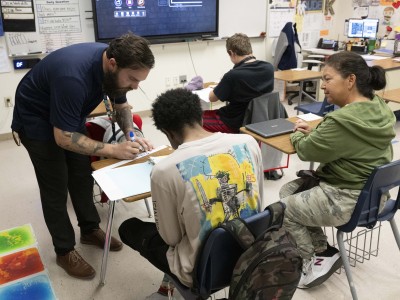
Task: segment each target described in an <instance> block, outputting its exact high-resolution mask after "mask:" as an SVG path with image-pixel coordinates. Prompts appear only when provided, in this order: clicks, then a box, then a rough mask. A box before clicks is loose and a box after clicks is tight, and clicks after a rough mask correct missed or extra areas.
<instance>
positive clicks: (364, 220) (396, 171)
mask: <svg viewBox="0 0 400 300" xmlns="http://www.w3.org/2000/svg"><path fill="white" fill-rule="evenodd" d="M399 186H400V160H397V161H394V162H391V163H388V164H386V165H383V166H380V167H377V168H375V169H374V171H373V172H372V173H371V175H370V176H369V178H368V180H367V182H366V184H365V186H364V188H363V189H362V191H361V193H360V196H359V197H358V200H357V204H356V206H355V208H354V211H353V214H352V216H351V218H350V220H349V222H347V223H346V224H344V225H341V226H338V227H336V228H337V242H338V246H339V251H340V255H341V257H342V261H343V266H344V269H345V271H346V276H347V280H348V282H349V286H350V291H351V295H352V297H353V299H358V298H357V292H356V288H355V285H354V281H353V278H352V275H351V272H350V261H349V259H348V257H347V254H346V249H345V245H344V241H343V233H344V232H352V231H353V230H354V229H355V228H356V227H366V228H368V229H372V228H374V227H375V225H376V223H377V222H381V221H389V222H390V226H391V227H392V231H393V235H394V237H395V239H396V243H397V246H398V247H399V250H400V235H399V231H398V228H397V225H396V222H395V220H394V215H395V214H396V212H397V210H398V209H399V208H400V191H398V192H397V198H396V200H393V199H389V200H387V202H386V203H385V205H384V208H383V209H382V210H381V211H380V212H379V208H380V204H381V196H382V195H383V194H385V193H387V192H389V191H390V190H392V189H393V188H398V187H399ZM349 251H350V250H349Z"/></svg>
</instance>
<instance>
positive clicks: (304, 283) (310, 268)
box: [297, 245, 342, 289]
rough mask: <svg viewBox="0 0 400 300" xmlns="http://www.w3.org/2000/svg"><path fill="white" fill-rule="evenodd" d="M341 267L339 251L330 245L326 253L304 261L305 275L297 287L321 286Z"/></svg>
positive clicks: (302, 275)
mask: <svg viewBox="0 0 400 300" xmlns="http://www.w3.org/2000/svg"><path fill="white" fill-rule="evenodd" d="M341 266H342V259H341V257H340V253H339V250H338V249H336V248H334V247H332V246H330V245H328V249H327V250H325V251H324V252H322V253H318V254H315V255H314V256H313V257H312V258H311V259H310V260H304V261H303V273H302V274H301V278H300V282H299V284H298V286H297V287H298V288H300V289H308V288H311V287H314V286H317V285H320V284H322V283H323V282H324V281H325V280H327V279H328V278H329V277H330V276H331V275H332V274H333V273H334V272H335V271H336V270H337V269H339V268H340V267H341Z"/></svg>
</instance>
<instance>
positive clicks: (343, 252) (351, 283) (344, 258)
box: [336, 230, 358, 300]
mask: <svg viewBox="0 0 400 300" xmlns="http://www.w3.org/2000/svg"><path fill="white" fill-rule="evenodd" d="M336 237H337V242H338V246H339V251H340V257H341V258H342V262H343V266H344V269H345V271H346V277H347V281H348V282H349V287H350V291H351V296H352V297H353V300H357V299H358V298H357V292H356V287H355V286H354V281H353V277H352V276H351V271H350V268H351V267H350V262H349V258H348V257H347V253H346V248H345V247H344V242H343V232H342V231H340V230H338V231H337V234H336Z"/></svg>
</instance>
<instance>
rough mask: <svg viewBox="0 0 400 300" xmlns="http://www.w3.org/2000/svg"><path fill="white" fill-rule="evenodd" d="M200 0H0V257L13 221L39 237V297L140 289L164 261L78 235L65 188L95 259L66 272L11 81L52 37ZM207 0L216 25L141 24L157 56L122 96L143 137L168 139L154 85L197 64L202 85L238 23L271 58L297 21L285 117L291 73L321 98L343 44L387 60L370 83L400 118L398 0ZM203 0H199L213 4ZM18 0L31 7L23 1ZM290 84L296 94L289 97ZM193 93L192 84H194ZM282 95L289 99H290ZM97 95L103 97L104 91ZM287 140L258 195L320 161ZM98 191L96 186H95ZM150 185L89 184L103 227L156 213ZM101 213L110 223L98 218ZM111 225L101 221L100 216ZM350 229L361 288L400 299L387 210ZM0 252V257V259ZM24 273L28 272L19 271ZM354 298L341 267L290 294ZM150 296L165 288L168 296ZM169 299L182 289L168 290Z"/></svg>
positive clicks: (264, 57) (102, 34) (80, 36)
mask: <svg viewBox="0 0 400 300" xmlns="http://www.w3.org/2000/svg"><path fill="white" fill-rule="evenodd" d="M207 1H208V0H207ZM207 1H203V0H198V1H197V0H196V1H185V0H182V1H174V0H158V1H156V2H158V3H157V4H156V3H150V2H151V1H144V0H137V1H129V0H126V1H117V0H116V1H105V0H91V1H89V0H85V1H79V0H65V1H45V0H28V1H3V0H1V1H0V8H1V19H0V178H1V180H0V188H1V190H2V193H1V194H0V203H1V207H2V209H1V210H0V260H1V259H2V256H3V255H4V253H6V252H5V251H3V250H1V247H2V244H1V243H2V238H3V237H4V234H6V233H5V232H6V231H8V230H12V229H13V228H18V227H21V226H22V227H21V228H22V229H21V230H24V231H25V230H26V232H29V235H31V236H32V243H33V245H34V247H36V248H37V249H38V253H37V252H35V255H38V256H39V260H41V263H42V269H40V272H41V273H40V274H41V275H42V277H41V279H40V280H44V282H46V284H47V288H48V294H49V295H48V298H46V299H60V300H64V299H78V300H81V299H82V300H89V299H96V300H103V299H112V298H115V299H124V300H125V299H126V300H128V299H147V298H146V297H147V296H149V295H151V294H152V293H154V292H156V291H157V289H158V288H159V285H160V282H161V281H162V279H163V272H161V271H160V270H158V269H157V268H155V267H154V266H153V265H151V264H150V263H149V262H148V261H147V260H146V259H145V258H144V257H142V256H141V255H140V254H139V253H138V252H136V251H134V250H132V249H131V248H130V247H128V246H127V245H124V246H123V248H122V250H121V251H118V252H113V251H111V252H109V253H108V251H105V250H103V249H99V248H94V247H91V246H88V245H84V244H82V243H80V242H79V226H78V222H77V220H76V215H75V211H74V207H73V205H72V203H71V201H70V199H68V203H67V209H68V214H69V217H70V219H71V223H72V226H73V229H74V231H75V238H76V245H75V249H77V250H78V251H79V253H81V254H82V256H83V257H85V259H87V261H88V262H89V263H90V265H91V266H92V267H93V268H94V269H95V271H96V276H95V277H94V278H93V279H91V280H80V279H76V278H73V277H71V276H68V274H67V273H66V272H65V271H64V270H63V269H62V268H60V267H59V266H58V265H57V264H56V255H55V253H54V249H53V244H52V238H51V236H50V234H49V230H48V228H47V226H46V223H45V220H44V217H43V212H42V205H41V195H40V191H39V186H38V182H37V179H36V176H35V170H34V168H33V165H32V163H31V160H30V157H29V155H28V152H27V151H26V149H25V147H23V146H22V145H21V146H20V147H18V146H17V145H16V142H14V139H13V134H12V130H11V124H12V121H13V113H14V107H15V93H16V89H17V86H18V84H19V82H20V81H21V80H22V79H23V77H24V76H25V75H26V74H27V73H28V72H29V70H30V69H31V68H32V67H34V65H35V64H37V63H38V62H40V60H42V59H43V58H45V57H46V56H47V55H49V54H50V53H51V52H53V51H55V50H57V49H60V48H63V47H66V46H69V45H72V44H79V43H92V42H104V43H107V42H108V41H109V40H110V39H112V38H114V37H118V36H119V35H122V34H124V33H126V31H124V28H123V26H119V24H121V23H115V24H111V25H110V24H108V23H107V22H111V20H112V19H117V20H118V18H119V19H123V18H127V17H129V14H131V15H130V16H131V17H132V19H135V20H136V19H138V20H140V19H141V18H142V19H145V18H146V13H148V12H149V11H151V9H153V7H155V6H157V5H158V6H162V7H163V6H165V7H167V6H169V8H170V9H171V11H174V12H178V11H180V12H183V14H182V16H183V17H182V18H186V17H187V19H185V20H187V22H186V23H188V24H189V23H192V22H193V23H194V22H199V23H202V21H203V20H201V19H196V16H195V15H190V16H184V14H185V12H188V11H190V10H191V7H192V6H193V7H196V6H201V5H204V6H206V4H205V3H206V2H207ZM106 2H108V3H106ZM210 3H215V7H214V11H213V14H212V18H211V19H208V20H207V21H214V24H213V26H214V28H213V29H212V30H210V31H209V32H208V31H206V32H200V33H199V32H193V33H191V32H190V30H194V29H193V28H203V27H201V26H200V25H199V26H193V27H192V26H191V27H190V29H188V30H189V33H188V32H183V33H179V34H177V33H174V34H168V32H162V33H149V34H148V37H147V38H148V40H149V41H150V46H149V47H150V49H151V51H152V53H153V55H154V61H155V63H154V67H153V68H152V69H151V71H150V72H149V74H148V76H147V78H146V79H145V80H143V81H140V85H139V87H138V88H137V89H134V90H132V91H130V92H129V93H127V95H126V98H127V103H128V104H129V105H130V106H131V108H132V109H131V111H132V113H133V114H135V115H137V116H139V118H140V119H141V121H142V122H143V125H142V127H141V131H142V132H143V134H144V136H145V137H146V138H147V139H149V140H151V142H152V143H153V145H154V146H155V147H156V149H164V148H168V149H171V148H170V146H171V143H170V140H168V138H167V136H166V135H165V134H164V133H163V132H161V131H160V130H158V129H157V128H156V126H155V124H154V121H153V119H152V117H151V109H152V104H153V102H154V100H155V99H156V98H157V97H158V96H159V95H160V94H162V93H164V92H166V91H168V90H170V89H175V88H182V87H185V86H186V85H187V84H188V83H190V82H191V80H192V79H194V78H196V77H198V76H200V77H201V78H202V81H203V82H204V83H209V84H211V86H214V85H217V84H218V82H219V81H220V80H221V79H222V77H223V76H224V74H225V73H226V72H227V71H228V70H230V69H232V67H233V64H232V61H231V60H230V59H229V56H228V54H227V49H226V40H227V38H228V37H230V36H232V35H234V34H235V33H244V34H246V35H247V36H248V37H249V38H250V42H251V46H252V50H253V53H252V55H253V56H254V58H255V59H256V60H261V61H266V62H269V63H271V64H274V63H276V55H277V54H278V53H279V49H278V48H277V44H278V45H279V43H278V39H279V37H280V35H281V31H282V29H283V27H284V26H285V25H286V24H287V23H288V22H292V24H296V29H297V33H298V39H299V43H300V45H301V53H299V55H300V57H301V58H298V59H300V62H298V65H297V67H296V69H297V68H303V70H301V71H300V70H299V71H293V70H289V71H291V72H303V71H305V72H311V71H312V72H315V73H318V75H317V76H316V77H309V78H303V79H300V80H298V79H297V80H294V79H293V78H291V79H290V80H289V79H285V78H283V79H282V78H281V77H279V74H277V72H284V71H276V70H275V81H274V92H279V99H280V103H281V104H282V105H283V107H284V108H285V110H286V112H287V115H288V118H289V119H292V120H297V116H298V115H299V114H300V115H302V114H303V113H301V112H300V113H299V111H298V110H296V107H297V106H298V105H299V104H300V101H301V104H308V103H312V101H310V99H307V98H309V97H303V99H302V100H299V97H298V94H297V93H298V92H297V91H298V82H300V83H301V85H300V91H301V90H302V89H303V81H304V82H306V81H308V80H314V81H312V84H311V86H312V87H311V89H312V91H311V93H310V94H311V95H313V96H312V97H313V98H314V100H317V101H319V102H322V101H323V100H324V91H323V89H321V85H322V80H320V79H321V78H322V75H321V73H320V69H319V68H320V67H321V66H322V68H323V65H324V62H325V60H326V59H327V57H329V55H331V54H334V53H337V52H341V51H348V50H350V51H352V52H356V53H358V54H360V55H362V56H363V58H364V60H365V61H367V64H368V65H369V66H374V65H378V66H382V67H383V68H384V69H385V71H386V81H387V85H386V87H385V88H384V89H383V90H381V91H377V94H378V95H380V96H382V98H383V99H385V100H386V103H387V106H388V107H389V108H390V110H391V111H393V112H394V115H395V116H396V117H397V120H400V119H399V118H400V98H399V93H400V81H399V79H398V78H399V77H400V1H396V0H353V1H349V0H248V1H239V0H213V1H210ZM210 3H208V4H207V5H211V4H210ZM185 5H187V7H185ZM132 6H137V9H136V10H135V11H134V12H132V10H126V11H124V10H123V8H124V7H128V8H129V9H130V8H131V7H132ZM211 6H212V5H211ZM106 7H111V8H112V11H113V17H112V18H111V19H107V18H106V17H105V15H104V11H101V9H106ZM121 7H122V9H121ZM215 8H216V9H215ZM26 11H28V13H25V12H26ZM110 11H111V10H110ZM134 14H135V15H134ZM202 17H204V16H201V18H202ZM185 20H184V21H185ZM162 21H164V22H166V20H161V17H160V20H159V21H158V22H162ZM204 23H206V22H204ZM122 24H123V23H122ZM207 25H209V24H207ZM138 26H139V28H140V29H139V30H145V31H144V32H146V30H147V29H148V28H150V27H151V24H150V23H149V24H145V25H143V24H140V23H139V25H138ZM140 26H141V27H140ZM360 28H366V29H360ZM133 33H135V32H134V31H133ZM144 37H146V35H144ZM310 55H311V56H310ZM315 55H316V56H315ZM395 56H396V57H397V58H396V57H395ZM316 57H317V58H316ZM310 59H311V60H312V62H311V63H312V64H311V65H310V64H308V65H307V60H310ZM396 59H397V60H396ZM315 60H317V62H315ZM301 61H304V62H303V63H302V62H301ZM59 67H60V68H63V67H65V66H62V65H60V66H59ZM307 67H310V68H309V70H306V69H307ZM315 73H314V74H315ZM205 87H206V85H205ZM308 88H309V87H308V86H307V83H305V85H304V91H305V92H307V93H308V90H307V89H308ZM293 90H294V91H295V94H296V95H295V97H293V98H290V97H291V96H290V95H292V91H293ZM207 93H208V92H207ZM199 95H200V96H201V94H200V93H199ZM207 95H208V94H207ZM201 97H202V96H201ZM206 98H208V96H206ZM289 98H290V99H292V100H290V101H288V99H289ZM396 99H399V100H396ZM202 101H203V100H202ZM114 104H115V103H114ZM100 106H103V102H102V103H100V105H99V107H100ZM223 106H225V103H224V102H221V101H217V102H212V103H210V102H209V100H207V99H206V100H205V102H204V101H203V102H202V107H203V110H204V107H206V109H208V107H210V108H211V109H218V108H220V107H223ZM100 111H101V112H100V115H101V116H106V115H107V111H106V110H104V109H103V108H102V107H101V108H100ZM93 117H94V114H92V115H91V116H89V118H88V120H89V119H90V118H93ZM241 131H242V133H243V132H245V133H248V134H250V135H252V136H253V137H255V138H256V140H258V141H261V142H264V143H266V144H268V143H269V140H268V139H263V138H262V137H259V136H258V137H257V136H256V135H254V133H252V132H248V131H246V129H241ZM394 133H395V137H394V138H393V139H392V140H391V145H392V147H393V161H396V160H399V159H400V143H399V136H398V135H397V133H400V125H399V122H398V121H397V122H396V123H395V125H394ZM133 141H134V140H133ZM165 146H166V147H165ZM289 146H290V147H291V148H290V147H289V148H290V149H289V150H287V151H286V150H282V151H283V155H282V159H281V164H280V166H281V168H278V169H279V170H278V171H277V173H278V174H282V178H280V179H279V180H267V177H265V178H264V180H263V182H262V186H263V190H264V193H263V201H264V203H265V205H270V204H272V203H274V202H277V201H279V200H280V195H279V192H280V189H281V187H282V186H283V185H284V184H286V183H288V182H290V181H292V180H295V179H296V178H297V175H296V172H297V171H299V170H305V169H309V168H310V167H311V168H313V169H316V168H317V167H318V163H316V164H315V165H314V164H310V162H309V161H302V160H301V159H300V158H299V157H298V155H297V154H296V151H294V150H293V147H292V146H291V145H289ZM163 147H164V148H163ZM164 151H165V150H164ZM171 151H172V150H171ZM162 153H164V152H162ZM168 153H169V152H168ZM263 160H264V156H263ZM99 162H100V161H99ZM114 162H116V160H115V161H113V163H114ZM94 165H95V166H96V164H94ZM97 166H100V164H98V165H97ZM264 166H265V165H264ZM92 167H93V165H92ZM96 170H97V169H96ZM146 172H147V171H146ZM149 172H150V171H149ZM97 174H98V177H95V178H96V180H99V182H102V181H101V180H102V179H103V180H104V177H103V178H101V176H103V175H104V173H103V174H101V173H97ZM105 181H107V179H106V180H105ZM96 191H98V187H95V192H96ZM116 194H117V193H116ZM118 195H120V194H118ZM130 195H131V194H130ZM396 195H397V190H396V191H391V197H392V199H393V197H396ZM147 196H148V199H147V201H148V202H145V201H143V200H142V199H143V198H144V197H142V198H140V200H139V201H136V200H137V199H134V200H132V201H110V202H109V203H104V202H102V201H101V196H98V195H97V196H95V198H94V201H95V207H96V209H97V211H98V214H99V216H100V219H101V223H100V227H101V228H102V229H103V230H104V231H107V233H108V232H111V234H112V235H113V236H114V237H117V238H119V235H118V228H119V227H120V225H121V224H122V223H123V222H124V221H125V220H127V219H129V218H132V217H136V218H139V219H141V220H143V221H147V222H150V221H154V214H156V212H154V211H153V206H152V201H151V194H150V193H148V195H147ZM99 197H100V198H99ZM116 198H118V199H121V198H125V196H121V197H120V196H118V197H117V196H116ZM110 199H111V197H110ZM149 214H150V215H151V216H150V217H149ZM399 218H400V217H399V215H398V214H397V215H396V216H395V217H394V219H395V220H396V221H397V223H398V224H399V222H400V219H399ZM110 219H111V220H112V223H111V225H110V222H109V223H108V222H107V221H109V220H110ZM108 225H110V227H108V228H107V226H108ZM363 229H364V228H363ZM325 230H326V235H327V237H328V242H329V243H331V244H336V243H337V241H336V229H335V228H334V227H326V228H325ZM2 231H4V232H3V233H2ZM359 232H360V233H359V236H356V237H352V238H351V239H352V240H353V242H354V241H355V240H356V239H357V242H356V243H357V244H356V248H357V250H360V251H361V252H362V254H360V255H359V256H360V258H361V259H360V261H357V262H356V263H355V266H354V267H351V272H352V276H353V280H354V283H355V287H356V289H357V295H358V299H385V300H386V299H388V300H389V299H397V297H398V294H399V293H400V287H399V285H398V281H399V276H400V275H399V274H398V273H397V268H400V259H399V258H398V256H399V250H400V249H399V247H397V244H396V240H395V238H394V236H393V232H392V228H391V227H390V224H389V222H382V223H381V224H379V225H377V226H376V228H374V229H373V230H360V231H359ZM358 239H359V240H360V241H359V240H358ZM36 248H35V249H36ZM24 249H25V248H24ZM30 249H33V248H30ZM25 250H26V249H25ZM378 250H379V251H378ZM366 252H369V253H366ZM371 253H372V254H371ZM6 254H7V253H6ZM370 254H371V255H370ZM26 255H28V254H26ZM1 263H2V262H1V261H0V265H1ZM0 273H1V272H0ZM2 276H3V275H2ZM2 276H0V299H6V300H8V299H13V298H7V297H6V296H4V297H5V298H2V297H3V296H2V295H9V294H7V292H9V291H6V289H7V288H8V290H9V289H10V287H12V286H13V285H12V284H15V282H18V283H19V282H21V278H18V280H17V281H15V282H7V281H2V279H3V277H2ZM30 276H32V275H30ZM28 278H29V279H32V278H33V277H29V276H28ZM38 280H39V279H38ZM4 283H5V284H4ZM2 289H3V291H2ZM2 293H4V294H2ZM227 297H228V289H227V288H226V289H223V290H220V291H219V292H217V293H216V294H214V295H213V296H212V297H211V299H221V298H227ZM352 298H353V299H354V295H353V296H352V293H351V291H350V288H349V283H348V279H347V277H346V272H345V269H344V268H341V269H339V270H338V271H336V272H335V273H334V274H333V275H332V276H331V277H330V278H329V280H327V281H325V282H324V283H323V284H321V285H319V286H318V287H314V288H312V289H297V290H296V292H295V293H294V296H293V298H292V299H294V300H301V299H307V300H308V299H352ZM149 299H156V298H149ZM159 299H168V297H166V298H159ZM171 299H184V298H183V296H181V295H179V294H178V293H175V294H174V297H173V298H171Z"/></svg>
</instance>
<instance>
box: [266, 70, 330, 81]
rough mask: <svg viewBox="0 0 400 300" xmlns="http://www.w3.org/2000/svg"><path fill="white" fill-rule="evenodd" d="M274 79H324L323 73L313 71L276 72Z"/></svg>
mask: <svg viewBox="0 0 400 300" xmlns="http://www.w3.org/2000/svg"><path fill="white" fill-rule="evenodd" d="M274 78H275V79H279V80H283V81H290V82H291V81H303V80H310V79H318V78H322V72H318V71H312V70H284V71H275V73H274Z"/></svg>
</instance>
